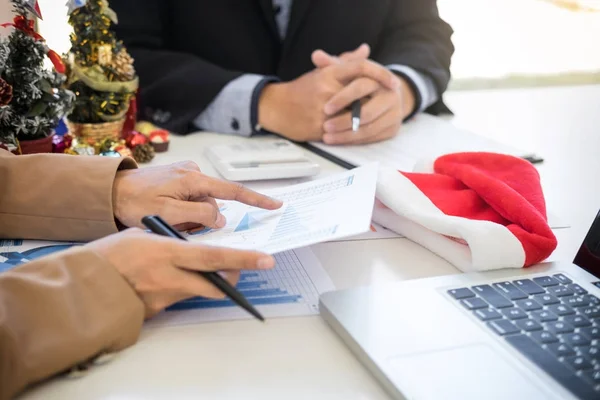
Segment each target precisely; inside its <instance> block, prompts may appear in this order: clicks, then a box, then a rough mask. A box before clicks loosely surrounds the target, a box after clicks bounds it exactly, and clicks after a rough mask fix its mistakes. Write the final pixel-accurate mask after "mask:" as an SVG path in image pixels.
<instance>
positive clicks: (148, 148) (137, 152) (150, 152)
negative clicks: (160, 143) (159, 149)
mask: <svg viewBox="0 0 600 400" xmlns="http://www.w3.org/2000/svg"><path fill="white" fill-rule="evenodd" d="M154 155H155V152H154V147H152V145H150V143H146V144H140V145H138V146H135V147H134V148H133V158H134V159H135V161H137V162H139V163H140V164H142V163H147V162H150V161H152V160H153V159H154Z"/></svg>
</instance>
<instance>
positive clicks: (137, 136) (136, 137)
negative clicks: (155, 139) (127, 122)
mask: <svg viewBox="0 0 600 400" xmlns="http://www.w3.org/2000/svg"><path fill="white" fill-rule="evenodd" d="M149 141H150V139H148V137H147V136H144V135H142V134H141V133H139V132H136V131H132V132H131V133H130V134H129V136H127V138H125V143H127V147H129V148H130V149H133V148H135V147H136V146H140V145H142V144H147V143H148V142H149Z"/></svg>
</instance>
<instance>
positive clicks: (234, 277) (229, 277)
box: [221, 271, 241, 287]
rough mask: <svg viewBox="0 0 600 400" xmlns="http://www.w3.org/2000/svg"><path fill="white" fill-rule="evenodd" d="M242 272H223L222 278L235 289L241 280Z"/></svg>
mask: <svg viewBox="0 0 600 400" xmlns="http://www.w3.org/2000/svg"><path fill="white" fill-rule="evenodd" d="M240 274H241V272H240V271H223V272H221V276H222V277H223V278H225V280H226V281H227V282H229V284H230V285H231V286H233V287H235V286H236V285H237V283H238V281H239V280H240Z"/></svg>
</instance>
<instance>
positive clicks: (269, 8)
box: [258, 0, 279, 39]
mask: <svg viewBox="0 0 600 400" xmlns="http://www.w3.org/2000/svg"><path fill="white" fill-rule="evenodd" d="M258 3H259V4H260V8H261V10H262V12H263V16H264V17H265V22H266V23H267V25H268V26H269V29H270V30H271V33H273V34H274V35H275V37H276V38H277V39H279V30H278V29H277V22H275V16H274V15H273V1H272V0H258Z"/></svg>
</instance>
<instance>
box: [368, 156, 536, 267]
mask: <svg viewBox="0 0 600 400" xmlns="http://www.w3.org/2000/svg"><path fill="white" fill-rule="evenodd" d="M377 198H378V199H379V200H380V201H381V202H382V203H383V204H385V205H386V206H387V207H388V209H385V208H379V207H376V208H375V211H374V214H373V220H374V221H375V222H377V223H378V224H381V225H383V226H385V227H386V228H388V229H391V230H393V231H395V232H397V233H399V234H401V235H404V236H406V237H407V238H408V239H411V240H412V241H414V242H416V243H419V244H420V245H422V246H423V247H425V248H427V249H429V250H430V251H432V252H434V253H436V254H437V255H439V256H440V257H442V258H444V259H446V260H448V261H449V262H450V263H452V264H453V265H455V266H456V267H457V268H459V269H460V270H462V271H463V272H472V271H487V270H494V269H501V268H522V267H523V265H524V264H525V251H524V249H523V246H522V245H521V242H520V241H519V240H518V239H517V238H516V237H515V236H514V235H513V234H512V233H511V232H510V230H508V229H507V228H506V227H505V226H502V225H500V224H496V223H494V222H490V221H476V220H471V219H467V218H462V217H453V216H449V215H446V214H444V213H443V212H442V211H441V210H440V209H439V208H437V207H436V206H435V205H434V204H433V203H432V202H431V200H429V198H428V197H427V196H425V195H424V194H423V192H421V191H420V190H419V188H418V187H417V186H415V185H414V184H413V183H412V182H411V181H410V180H409V179H408V178H406V177H405V176H404V175H402V174H401V173H399V172H398V171H396V170H394V169H392V168H386V167H382V168H380V170H379V177H378V181H377ZM451 238H456V239H458V240H461V239H462V240H463V241H464V242H466V243H467V244H468V245H465V244H463V243H460V242H459V241H457V240H455V239H451Z"/></svg>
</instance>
